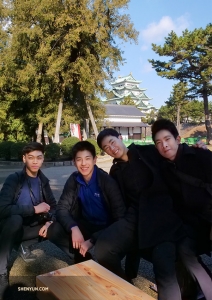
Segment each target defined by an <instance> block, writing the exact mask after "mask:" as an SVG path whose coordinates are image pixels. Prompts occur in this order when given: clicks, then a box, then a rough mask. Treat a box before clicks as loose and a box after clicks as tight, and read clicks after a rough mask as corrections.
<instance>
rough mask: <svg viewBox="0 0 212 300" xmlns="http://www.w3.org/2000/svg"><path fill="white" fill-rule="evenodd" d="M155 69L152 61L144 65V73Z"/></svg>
mask: <svg viewBox="0 0 212 300" xmlns="http://www.w3.org/2000/svg"><path fill="white" fill-rule="evenodd" d="M153 70H154V69H153V68H152V65H151V64H150V63H146V64H144V65H143V66H142V70H141V71H142V73H150V72H152V71H153Z"/></svg>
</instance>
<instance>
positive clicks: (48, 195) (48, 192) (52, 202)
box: [43, 182, 57, 221]
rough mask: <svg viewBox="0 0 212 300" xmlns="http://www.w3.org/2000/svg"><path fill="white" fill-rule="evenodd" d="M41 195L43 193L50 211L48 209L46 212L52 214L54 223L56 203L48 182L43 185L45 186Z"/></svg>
mask: <svg viewBox="0 0 212 300" xmlns="http://www.w3.org/2000/svg"><path fill="white" fill-rule="evenodd" d="M43 193H44V196H45V201H46V203H48V204H49V206H50V209H49V211H48V212H49V213H51V214H52V221H54V220H56V207H57V202H56V200H55V197H54V195H53V193H52V190H51V187H50V185H49V182H47V183H46V184H45V186H44V187H43Z"/></svg>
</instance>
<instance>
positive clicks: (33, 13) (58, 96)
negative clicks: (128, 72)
mask: <svg viewBox="0 0 212 300" xmlns="http://www.w3.org/2000/svg"><path fill="white" fill-rule="evenodd" d="M128 2H129V0H118V1H117V0H116V1H115V0H113V1H102V0H94V1H89V0H80V1H73V0H67V1H59V0H57V1H46V0H31V1H11V2H10V3H9V5H8V9H10V7H11V11H10V16H11V17H10V18H11V26H10V32H11V51H10V52H9V53H8V54H9V58H10V59H9V63H8V65H7V67H8V70H9V69H10V74H11V73H12V71H11V65H12V66H13V68H14V70H15V72H14V75H13V76H12V78H14V80H13V83H14V85H11V86H12V87H13V88H12V91H10V93H11V95H13V96H14V95H15V99H16V100H17V101H18V102H19V104H20V105H21V106H22V105H23V104H25V103H26V101H30V102H31V105H32V107H33V109H35V111H36V122H37V125H38V124H39V123H42V120H43V115H44V114H47V113H48V112H47V111H46V109H47V107H51V108H52V107H54V104H55V103H57V106H58V110H57V111H58V113H57V112H56V111H54V115H55V119H56V118H57V117H56V115H58V118H57V126H56V130H55V139H56V141H57V140H58V138H59V131H60V130H59V128H60V126H61V120H62V118H63V117H62V109H63V107H64V106H65V103H66V107H67V106H69V107H72V111H74V110H75V109H76V110H79V109H81V110H82V112H83V113H84V111H85V109H84V107H85V108H88V110H89V108H92V102H93V100H94V99H95V98H96V96H97V95H99V94H101V93H104V91H105V82H106V81H107V80H110V79H111V76H112V73H113V71H114V70H117V69H118V66H119V64H120V63H122V62H123V58H122V51H121V49H120V48H119V47H118V46H117V45H118V43H119V41H120V40H123V41H128V40H129V41H136V38H137V32H136V31H135V30H134V29H133V25H132V23H131V22H130V20H129V17H128V16H127V15H125V14H121V12H122V11H123V9H125V8H127V3H128ZM5 5H6V2H5ZM8 73H9V72H8ZM15 83H16V84H15ZM73 103H74V106H73ZM90 112H91V110H89V113H90ZM87 115H88V111H87ZM94 115H95V113H94Z"/></svg>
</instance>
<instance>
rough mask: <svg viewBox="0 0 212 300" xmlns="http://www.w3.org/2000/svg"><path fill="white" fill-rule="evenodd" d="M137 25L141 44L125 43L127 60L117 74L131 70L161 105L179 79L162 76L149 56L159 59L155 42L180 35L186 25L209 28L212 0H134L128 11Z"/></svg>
mask: <svg viewBox="0 0 212 300" xmlns="http://www.w3.org/2000/svg"><path fill="white" fill-rule="evenodd" d="M126 13H127V14H129V16H130V19H131V21H132V22H133V23H134V27H135V28H136V30H138V31H139V38H138V44H137V45H135V44H130V43H125V44H123V45H122V49H123V51H124V54H123V57H124V58H125V59H126V63H125V64H124V65H123V66H120V71H118V72H115V73H114V77H115V78H116V77H118V76H119V75H120V76H126V75H128V74H129V73H130V72H132V75H133V76H134V78H135V79H137V80H140V81H142V82H141V84H140V87H142V88H146V89H147V90H146V95H147V96H148V97H149V98H152V100H151V103H152V104H153V105H154V106H156V107H157V108H159V107H160V106H161V105H164V102H165V101H167V99H168V98H169V96H170V92H171V91H172V86H173V84H176V83H177V81H174V80H168V79H165V78H161V77H159V76H158V75H157V74H156V72H155V70H154V69H152V67H151V65H150V64H149V62H148V59H156V58H159V56H157V55H156V54H155V53H154V52H153V50H152V49H151V43H155V44H163V43H164V37H167V36H168V33H169V32H170V31H171V30H174V31H175V32H176V33H177V34H178V35H180V34H181V33H182V31H183V30H185V29H186V28H187V29H188V30H190V31H191V30H193V29H195V28H200V27H202V28H205V27H206V25H207V24H209V23H211V22H212V1H211V0H177V1H176V0H131V1H130V2H129V5H128V10H127V11H126Z"/></svg>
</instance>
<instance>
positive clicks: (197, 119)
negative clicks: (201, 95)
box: [158, 100, 204, 124]
mask: <svg viewBox="0 0 212 300" xmlns="http://www.w3.org/2000/svg"><path fill="white" fill-rule="evenodd" d="M166 103H168V104H166V105H164V106H161V108H160V109H159V111H158V118H165V119H169V120H171V121H172V122H174V123H177V114H176V106H175V104H174V103H172V104H171V102H166ZM203 106H204V105H203V101H198V100H192V101H187V102H186V103H185V104H184V105H183V106H182V108H181V114H180V122H181V123H183V122H186V123H196V124H199V123H202V122H203V119H204V112H203V111H204V108H203Z"/></svg>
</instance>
